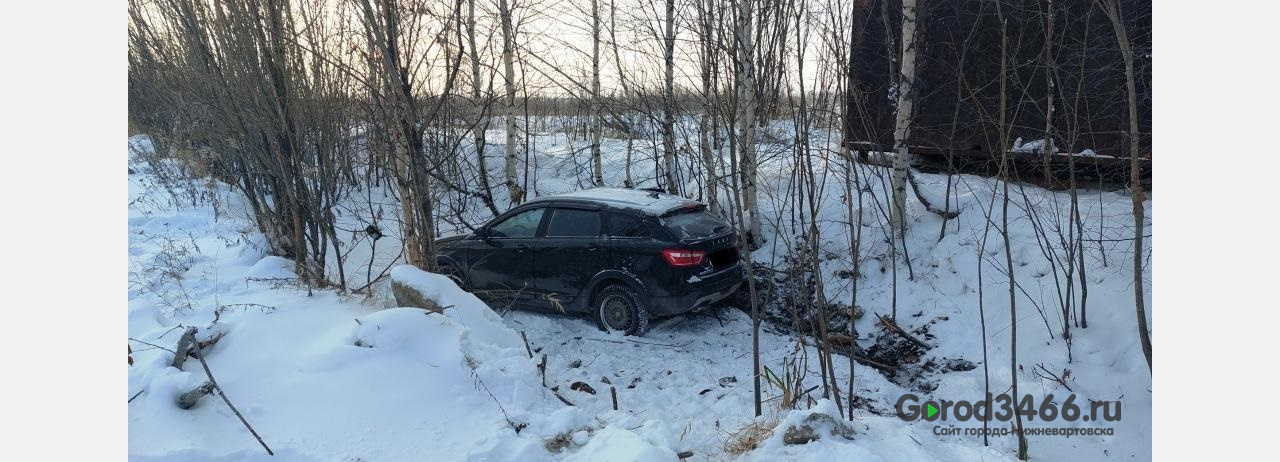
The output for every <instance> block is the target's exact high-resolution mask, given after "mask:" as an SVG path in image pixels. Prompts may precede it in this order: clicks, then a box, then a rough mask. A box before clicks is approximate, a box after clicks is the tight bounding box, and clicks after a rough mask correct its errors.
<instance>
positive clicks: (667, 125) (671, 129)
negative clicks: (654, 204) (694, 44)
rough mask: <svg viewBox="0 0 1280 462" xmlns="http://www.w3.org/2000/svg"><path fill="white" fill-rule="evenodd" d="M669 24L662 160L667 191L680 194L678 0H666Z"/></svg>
mask: <svg viewBox="0 0 1280 462" xmlns="http://www.w3.org/2000/svg"><path fill="white" fill-rule="evenodd" d="M666 6H667V24H666V31H665V33H664V34H663V49H662V58H663V60H664V62H665V64H666V69H665V73H664V75H663V84H662V97H663V98H662V160H663V170H665V172H664V173H665V174H666V183H667V192H669V193H671V194H678V193H679V192H680V184H679V183H678V181H679V180H678V175H676V168H677V166H676V134H675V50H676V32H675V31H676V29H675V27H676V24H675V23H676V1H675V0H666Z"/></svg>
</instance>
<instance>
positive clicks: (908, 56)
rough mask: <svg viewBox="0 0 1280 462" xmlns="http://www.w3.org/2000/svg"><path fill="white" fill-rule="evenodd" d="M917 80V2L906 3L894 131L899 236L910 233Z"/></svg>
mask: <svg viewBox="0 0 1280 462" xmlns="http://www.w3.org/2000/svg"><path fill="white" fill-rule="evenodd" d="M915 79H916V0H902V65H901V66H900V67H899V68H898V110H897V120H896V122H895V124H894V130H893V150H894V153H895V155H894V156H893V213H892V215H891V217H890V219H891V220H892V224H893V231H894V232H895V233H897V234H898V235H899V236H902V235H905V234H906V230H907V219H906V217H907V169H908V168H910V164H911V158H910V156H911V153H910V152H908V150H907V147H908V146H907V139H908V137H909V136H910V134H911V112H912V105H913V104H914V103H915V101H914V96H915V95H914V92H913V91H912V90H913V87H914V86H915V85H914V84H915Z"/></svg>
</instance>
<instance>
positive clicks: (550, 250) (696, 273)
mask: <svg viewBox="0 0 1280 462" xmlns="http://www.w3.org/2000/svg"><path fill="white" fill-rule="evenodd" d="M738 242H739V241H738V234H737V233H736V232H734V230H733V227H732V226H730V225H729V224H728V223H725V222H724V220H721V219H720V218H719V217H717V216H715V215H714V214H712V213H711V212H710V211H708V210H707V208H706V206H705V205H703V204H701V203H699V202H696V201H692V200H689V199H685V198H682V197H679V196H676V195H672V194H667V193H662V192H657V191H651V190H638V189H615V188H596V189H587V190H582V191H577V192H573V193H568V194H562V195H558V196H551V197H544V198H540V199H536V200H533V201H530V202H528V203H525V204H523V205H520V206H519V207H516V208H513V209H511V210H510V211H508V212H506V213H504V214H502V215H501V216H498V217H497V218H495V219H493V221H491V222H489V223H488V224H486V225H484V226H483V227H481V228H479V229H477V230H476V232H475V233H474V234H471V235H464V236H456V237H451V238H445V239H441V240H440V241H438V249H439V255H440V257H439V264H440V268H441V272H442V273H444V274H446V275H449V276H450V277H453V278H454V279H455V281H457V282H458V283H459V285H461V286H462V287H464V288H466V289H468V290H471V291H472V292H474V293H476V294H477V295H480V296H481V297H485V298H489V299H491V300H492V299H495V298H506V299H507V300H508V302H509V303H511V304H512V305H513V306H518V307H521V308H532V309H536V310H544V311H552V312H560V313H588V314H591V315H592V316H594V317H595V319H596V322H597V323H598V324H599V326H600V328H601V329H604V330H608V331H619V332H624V333H626V334H629V335H640V334H643V333H644V332H645V330H646V329H647V328H648V324H649V319H650V317H657V316H669V315H674V314H679V313H685V312H688V311H692V310H694V309H697V308H701V307H705V306H707V305H709V304H711V303H714V302H716V301H718V300H721V299H723V298H725V297H728V296H729V295H732V294H733V292H734V291H735V290H737V289H738V287H739V286H740V285H741V284H742V282H743V281H745V277H746V274H745V271H744V270H743V267H742V265H741V264H740V263H739V262H738V250H739V243H738Z"/></svg>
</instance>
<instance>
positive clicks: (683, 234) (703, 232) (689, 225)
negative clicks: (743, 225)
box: [662, 209, 729, 240]
mask: <svg viewBox="0 0 1280 462" xmlns="http://www.w3.org/2000/svg"><path fill="white" fill-rule="evenodd" d="M662 226H665V227H667V229H669V230H671V232H672V233H675V235H676V237H678V238H680V240H697V239H705V238H708V237H711V236H717V235H720V234H723V233H725V232H727V231H729V224H728V223H725V222H724V220H721V219H720V218H719V217H717V216H715V215H713V214H711V212H709V211H707V210H706V209H701V210H696V211H689V212H685V213H680V214H676V215H671V216H669V217H664V218H663V219H662Z"/></svg>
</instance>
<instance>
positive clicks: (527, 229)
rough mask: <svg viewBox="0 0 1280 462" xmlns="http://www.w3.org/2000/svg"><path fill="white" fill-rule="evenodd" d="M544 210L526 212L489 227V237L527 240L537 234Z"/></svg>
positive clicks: (537, 209)
mask: <svg viewBox="0 0 1280 462" xmlns="http://www.w3.org/2000/svg"><path fill="white" fill-rule="evenodd" d="M546 211H547V209H546V208H541V207H540V208H536V209H532V210H526V211H523V212H520V213H517V214H515V215H512V216H511V217H509V218H507V219H506V220H502V222H500V223H498V224H496V225H493V226H491V227H489V236H491V237H509V238H528V237H533V235H534V233H537V232H538V223H540V222H542V214H543V213H545V212H546Z"/></svg>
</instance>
